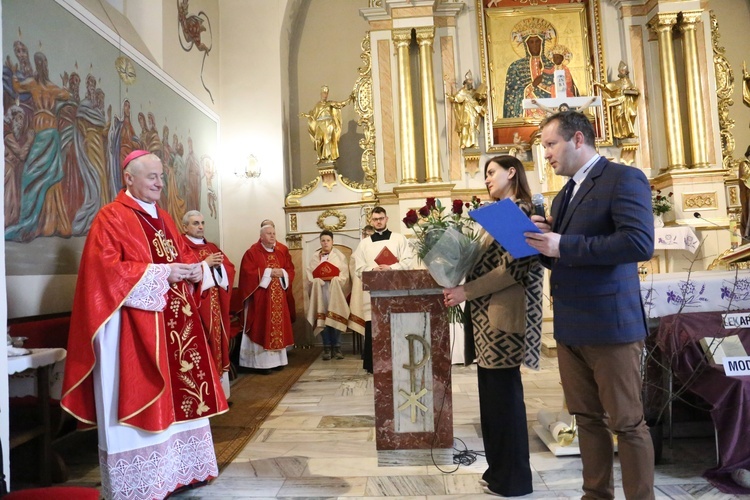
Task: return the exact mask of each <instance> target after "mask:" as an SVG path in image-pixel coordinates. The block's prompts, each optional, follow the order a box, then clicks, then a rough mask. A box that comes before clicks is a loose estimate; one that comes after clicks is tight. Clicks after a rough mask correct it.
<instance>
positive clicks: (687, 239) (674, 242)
mask: <svg viewBox="0 0 750 500" xmlns="http://www.w3.org/2000/svg"><path fill="white" fill-rule="evenodd" d="M699 246H700V240H699V239H698V237H697V236H696V235H695V232H694V231H693V228H691V227H689V226H670V227H657V228H654V249H655V250H687V251H688V252H690V253H695V252H696V250H698V247H699Z"/></svg>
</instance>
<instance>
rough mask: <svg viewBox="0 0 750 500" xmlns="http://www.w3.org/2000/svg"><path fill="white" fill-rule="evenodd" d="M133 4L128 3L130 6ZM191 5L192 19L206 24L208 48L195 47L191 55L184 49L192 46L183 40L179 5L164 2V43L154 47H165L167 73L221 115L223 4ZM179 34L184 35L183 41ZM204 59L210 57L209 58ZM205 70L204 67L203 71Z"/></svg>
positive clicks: (203, 1) (212, 0)
mask: <svg viewBox="0 0 750 500" xmlns="http://www.w3.org/2000/svg"><path fill="white" fill-rule="evenodd" d="M132 1H133V0H128V3H130V2H132ZM137 1H138V2H148V1H149V0H137ZM188 5H189V8H188V15H189V16H198V17H199V18H200V19H201V20H203V25H204V27H205V28H206V31H204V32H202V33H201V38H200V41H201V44H204V45H205V50H200V49H199V48H198V47H197V46H196V45H197V44H193V46H192V48H191V49H190V50H189V51H185V50H184V49H183V45H184V46H185V47H189V46H190V45H189V44H186V43H185V39H184V37H183V36H182V31H181V29H180V26H179V23H178V19H177V2H175V1H174V0H162V12H161V14H162V17H163V19H162V20H163V23H162V26H161V27H162V29H161V32H160V35H161V38H160V39H159V40H158V42H160V43H155V44H154V45H157V46H158V45H161V48H162V52H163V64H162V68H163V69H164V71H166V72H167V73H168V74H169V75H170V76H172V78H174V79H175V80H177V81H178V82H180V83H181V84H182V85H184V86H185V87H186V88H187V89H188V90H189V91H190V92H191V93H192V94H193V95H195V96H196V97H197V98H198V99H200V100H201V101H202V102H203V103H204V104H205V105H206V106H208V107H209V109H211V110H212V111H218V109H219V97H220V78H219V61H220V60H221V50H220V43H219V39H220V36H219V33H220V32H221V30H220V25H219V24H220V23H219V1H218V0H190V2H189V4H188ZM178 31H180V35H179V36H180V38H179V39H178ZM180 40H182V43H180ZM206 54H207V55H206ZM204 55H206V56H205V58H204ZM201 66H203V68H202V69H201ZM204 85H205V88H204Z"/></svg>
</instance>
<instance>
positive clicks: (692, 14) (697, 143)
mask: <svg viewBox="0 0 750 500" xmlns="http://www.w3.org/2000/svg"><path fill="white" fill-rule="evenodd" d="M700 17H701V13H700V11H689V12H681V13H680V16H679V24H678V26H679V29H680V31H681V32H682V46H683V55H684V60H685V78H686V80H687V107H688V126H689V129H690V130H689V132H690V149H691V150H692V152H693V155H692V163H691V165H690V168H706V167H708V166H709V165H708V153H707V152H706V145H707V140H708V139H707V136H706V115H705V113H704V111H703V99H704V95H703V88H702V84H701V68H700V62H699V60H698V40H697V37H696V34H695V27H696V24H697V23H698V22H699V21H700Z"/></svg>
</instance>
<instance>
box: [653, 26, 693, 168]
mask: <svg viewBox="0 0 750 500" xmlns="http://www.w3.org/2000/svg"><path fill="white" fill-rule="evenodd" d="M676 22H677V14H676V13H667V14H658V15H657V16H656V17H654V18H653V19H651V21H649V23H648V27H649V29H651V30H652V31H653V32H655V33H656V35H657V36H658V44H659V67H660V69H661V92H662V99H663V101H664V122H665V123H664V124H665V126H666V127H665V128H666V132H667V163H668V165H667V168H663V167H662V169H661V171H662V172H663V171H665V170H672V169H678V168H685V145H684V143H683V140H682V115H681V113H680V96H679V94H678V93H677V70H676V68H675V63H674V45H673V43H672V26H674V24H675V23H676Z"/></svg>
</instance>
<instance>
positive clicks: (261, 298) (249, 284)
mask: <svg viewBox="0 0 750 500" xmlns="http://www.w3.org/2000/svg"><path fill="white" fill-rule="evenodd" d="M293 280H294V264H292V257H291V255H290V254H289V249H288V248H287V247H286V245H284V244H282V243H279V242H278V241H276V228H275V226H274V224H273V222H271V221H263V224H262V226H261V229H260V239H259V240H258V242H257V243H254V244H253V245H252V246H251V247H250V248H248V250H247V251H246V252H245V255H244V256H243V257H242V264H241V265H240V283H239V285H240V293H241V294H242V298H243V302H244V305H245V315H244V328H243V331H244V335H243V338H242V345H241V347H240V366H244V367H247V368H255V369H261V370H265V369H269V368H276V367H280V366H284V365H286V364H288V362H287V356H286V348H287V346H290V345H293V344H294V334H293V332H292V322H293V321H294V316H295V311H294V297H293V295H292V281H293Z"/></svg>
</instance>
